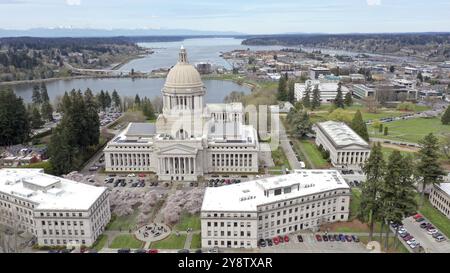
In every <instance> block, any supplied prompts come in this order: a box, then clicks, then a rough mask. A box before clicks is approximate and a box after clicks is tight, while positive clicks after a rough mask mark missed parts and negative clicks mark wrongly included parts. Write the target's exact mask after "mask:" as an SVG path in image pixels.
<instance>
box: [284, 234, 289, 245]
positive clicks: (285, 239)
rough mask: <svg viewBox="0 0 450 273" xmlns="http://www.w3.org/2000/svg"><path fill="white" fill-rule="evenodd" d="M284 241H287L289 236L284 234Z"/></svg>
mask: <svg viewBox="0 0 450 273" xmlns="http://www.w3.org/2000/svg"><path fill="white" fill-rule="evenodd" d="M284 241H285V242H286V243H287V242H289V236H287V235H284Z"/></svg>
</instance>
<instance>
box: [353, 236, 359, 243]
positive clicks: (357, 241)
mask: <svg viewBox="0 0 450 273" xmlns="http://www.w3.org/2000/svg"><path fill="white" fill-rule="evenodd" d="M352 239H353V241H354V242H355V243H359V238H358V236H356V235H352Z"/></svg>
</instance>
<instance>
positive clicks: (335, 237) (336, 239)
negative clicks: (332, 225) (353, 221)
mask: <svg viewBox="0 0 450 273" xmlns="http://www.w3.org/2000/svg"><path fill="white" fill-rule="evenodd" d="M334 240H335V241H336V242H339V241H340V240H341V238H339V235H338V234H334Z"/></svg>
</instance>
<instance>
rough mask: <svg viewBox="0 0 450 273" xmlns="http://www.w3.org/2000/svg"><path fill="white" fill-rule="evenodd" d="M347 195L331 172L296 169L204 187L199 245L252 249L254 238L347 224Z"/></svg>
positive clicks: (339, 178)
mask: <svg viewBox="0 0 450 273" xmlns="http://www.w3.org/2000/svg"><path fill="white" fill-rule="evenodd" d="M350 195H351V193H350V188H349V186H348V185H347V183H346V182H345V180H344V179H343V178H342V176H341V175H340V174H339V172H337V171H335V170H297V171H295V173H293V174H288V175H284V176H276V177H269V178H265V179H261V180H256V181H249V182H246V183H242V184H233V185H228V186H223V187H219V188H207V190H206V193H205V197H204V200H203V205H202V210H201V230H202V247H204V248H210V247H219V248H241V247H244V248H256V247H257V244H258V240H260V239H271V238H273V237H275V236H279V235H286V234H290V233H295V232H299V231H302V230H316V229H317V228H318V227H319V226H320V225H321V224H324V223H331V222H337V221H347V220H348V216H349V206H350Z"/></svg>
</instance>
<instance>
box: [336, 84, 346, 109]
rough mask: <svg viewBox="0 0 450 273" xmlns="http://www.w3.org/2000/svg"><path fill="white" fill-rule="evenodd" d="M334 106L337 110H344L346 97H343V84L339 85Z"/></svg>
mask: <svg viewBox="0 0 450 273" xmlns="http://www.w3.org/2000/svg"><path fill="white" fill-rule="evenodd" d="M334 105H335V106H336V107H337V108H344V107H345V105H344V97H343V95H342V83H341V82H339V83H338V88H337V94H336V98H334Z"/></svg>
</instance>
